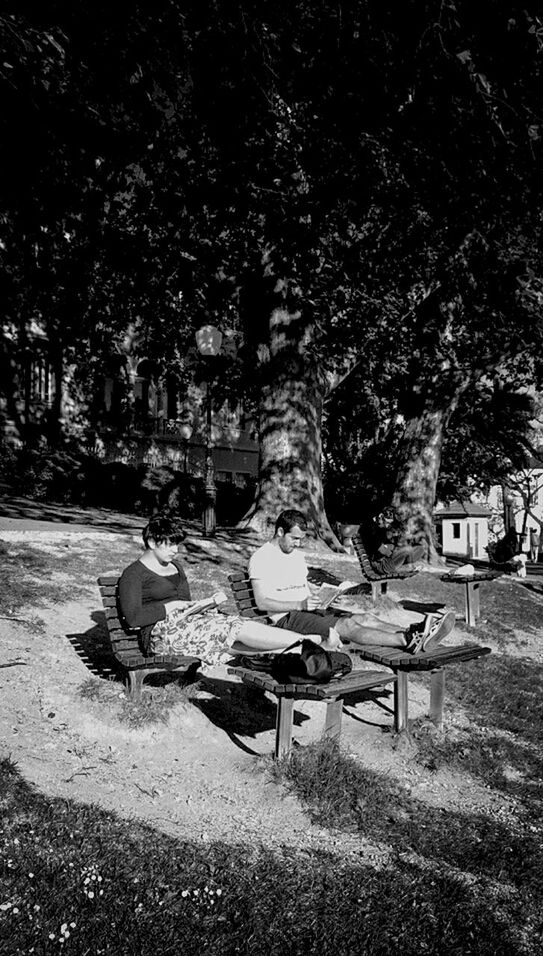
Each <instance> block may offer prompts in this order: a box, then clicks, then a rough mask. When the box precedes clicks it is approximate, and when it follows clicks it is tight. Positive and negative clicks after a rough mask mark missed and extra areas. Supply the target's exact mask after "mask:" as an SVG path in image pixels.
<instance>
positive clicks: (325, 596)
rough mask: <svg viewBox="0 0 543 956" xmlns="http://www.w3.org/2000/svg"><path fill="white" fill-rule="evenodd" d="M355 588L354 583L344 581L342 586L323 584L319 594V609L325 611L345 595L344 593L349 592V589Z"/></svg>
mask: <svg viewBox="0 0 543 956" xmlns="http://www.w3.org/2000/svg"><path fill="white" fill-rule="evenodd" d="M354 586H355V582H354V581H342V582H341V584H337V585H336V584H321V586H320V588H319V593H318V601H319V603H318V605H317V608H318V610H320V611H325V610H326V608H328V607H330V606H331V605H332V604H333V603H334V601H335V600H337V598H338V597H339V596H340V594H343V593H344V591H348V590H349V588H352V587H354Z"/></svg>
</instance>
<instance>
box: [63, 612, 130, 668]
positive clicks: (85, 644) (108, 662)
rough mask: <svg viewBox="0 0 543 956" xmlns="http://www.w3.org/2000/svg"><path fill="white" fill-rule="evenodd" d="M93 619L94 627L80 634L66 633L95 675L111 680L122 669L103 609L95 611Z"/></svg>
mask: <svg viewBox="0 0 543 956" xmlns="http://www.w3.org/2000/svg"><path fill="white" fill-rule="evenodd" d="M91 620H92V621H94V627H91V628H89V630H88V631H84V632H83V633H79V634H66V638H67V640H68V641H69V643H70V644H71V645H72V647H73V649H74V651H75V653H76V654H77V656H78V657H79V659H80V660H81V661H82V662H83V664H84V665H85V667H86V668H87V669H88V670H89V671H90V673H91V674H92V675H93V676H94V677H101V678H103V679H104V680H111V679H112V677H117V676H119V678H120V671H119V668H118V666H117V662H116V660H115V658H114V656H113V653H112V651H111V644H110V643H109V637H108V633H107V626H106V616H105V614H104V612H103V611H93V612H92V614H91Z"/></svg>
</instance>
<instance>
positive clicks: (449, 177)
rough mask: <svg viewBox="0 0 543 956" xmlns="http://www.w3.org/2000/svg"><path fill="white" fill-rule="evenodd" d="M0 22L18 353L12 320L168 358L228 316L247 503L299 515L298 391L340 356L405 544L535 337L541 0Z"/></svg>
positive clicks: (100, 11)
mask: <svg viewBox="0 0 543 956" xmlns="http://www.w3.org/2000/svg"><path fill="white" fill-rule="evenodd" d="M2 27H3V30H2V39H1V43H2V58H1V59H2V60H3V63H4V65H3V66H2V68H1V74H0V77H1V80H2V83H3V87H4V91H5V93H6V104H7V105H6V109H5V110H4V111H3V115H2V117H1V118H0V123H1V128H2V132H3V134H4V135H3V137H2V139H3V143H4V147H3V152H2V163H3V167H4V172H5V175H4V184H5V188H4V194H5V195H4V215H3V220H2V221H3V227H4V239H3V252H4V257H5V265H6V270H5V279H4V288H5V291H6V294H7V295H6V297H7V300H8V321H9V322H11V323H12V325H13V328H14V329H15V330H16V335H17V336H18V339H19V347H20V348H21V349H24V348H25V347H26V344H27V343H26V326H27V322H28V318H29V316H31V315H36V314H38V315H39V316H40V317H41V319H42V320H43V322H44V323H45V325H46V328H47V333H48V336H49V341H50V347H51V349H52V350H53V351H54V352H55V353H56V355H57V357H59V356H60V360H62V359H65V358H66V355H69V357H70V358H71V359H74V360H75V361H76V364H77V357H78V356H81V355H85V354H88V353H89V352H90V354H91V355H92V356H95V357H98V360H99V359H100V357H101V356H102V355H103V354H104V353H105V352H106V351H107V349H108V348H109V347H110V346H111V342H112V341H120V340H122V338H123V336H124V335H125V334H126V330H127V329H128V328H129V327H130V326H133V325H134V324H135V325H136V326H137V327H138V329H139V334H140V336H143V338H144V340H145V343H146V349H147V352H148V354H149V355H151V356H152V357H155V358H156V359H157V360H158V361H161V362H163V363H169V364H170V366H173V365H175V363H178V364H179V362H180V360H181V357H182V356H183V354H184V352H185V351H186V348H187V345H188V343H189V341H190V342H192V335H193V330H194V328H195V327H197V326H199V325H201V324H202V323H203V322H204V321H212V322H214V323H215V324H217V325H219V326H221V327H223V328H229V329H233V330H235V331H236V333H237V336H238V338H237V341H238V342H239V343H241V347H240V348H239V350H238V355H237V360H236V366H235V367H236V369H237V370H238V374H237V375H235V376H231V379H232V382H235V386H236V388H237V389H240V390H243V391H244V393H245V394H246V395H248V396H250V397H252V399H253V401H254V402H255V404H257V405H258V404H259V405H260V413H261V434H262V437H263V449H264V458H263V461H264V460H265V461H266V465H265V466H264V465H263V467H262V470H261V479H262V480H261V487H260V503H259V502H258V501H257V507H256V511H257V512H258V510H259V508H260V509H262V508H263V509H270V508H273V507H274V500H275V503H276V504H277V503H278V501H279V499H278V498H277V496H275V499H274V496H273V494H272V490H273V489H276V488H277V487H278V486H279V485H281V483H283V486H284V489H285V500H289V499H292V498H295V499H296V501H297V502H301V501H302V500H303V499H304V498H306V499H307V500H308V501H309V503H310V505H311V509H312V511H313V515H314V517H315V519H316V520H318V521H320V522H321V523H322V522H323V521H324V506H323V498H322V489H321V487H320V427H321V426H320V419H321V412H322V404H323V402H325V401H327V400H328V397H329V395H330V393H331V390H333V389H334V388H336V387H338V386H339V385H340V383H341V382H342V381H344V382H345V381H346V377H347V376H353V375H356V379H353V382H355V381H356V387H357V388H358V387H359V388H360V389H361V394H362V395H363V396H364V402H362V403H361V404H360V409H359V414H360V417H361V420H362V425H363V427H364V428H366V424H365V422H364V419H365V418H366V419H367V418H369V419H371V420H372V421H374V424H375V427H374V429H373V432H374V434H373V440H372V441H370V442H369V447H370V453H369V455H368V457H367V462H366V464H367V463H369V462H372V461H373V462H374V463H375V462H377V461H379V460H382V459H383V456H385V457H386V456H388V459H389V460H390V459H391V457H393V455H394V456H395V457H396V461H397V467H396V469H395V471H393V473H392V474H391V477H390V484H389V493H390V496H391V498H392V499H394V500H395V504H396V511H397V517H398V521H399V522H400V523H401V524H402V526H403V527H404V531H405V534H406V535H407V536H408V537H411V538H412V537H416V536H417V535H419V536H420V535H422V536H425V535H428V533H429V531H428V520H429V509H431V506H432V504H433V499H434V497H435V491H436V482H437V478H438V474H439V469H440V463H441V450H442V447H443V442H444V440H445V435H446V433H447V428H448V427H449V425H450V424H451V423H453V422H454V420H455V419H454V418H451V415H457V410H458V416H460V417H459V418H457V420H458V421H461V420H463V421H465V420H466V419H465V415H464V419H462V418H461V416H462V414H464V413H462V411H461V409H462V402H464V401H466V400H468V399H467V397H468V396H469V402H473V395H474V394H475V393H476V391H477V389H479V392H477V394H480V393H481V392H480V390H481V389H483V391H484V387H483V385H481V384H480V383H483V382H484V381H485V380H487V378H488V376H489V375H491V374H492V372H493V371H494V369H495V368H496V367H497V366H500V367H501V368H504V367H508V366H509V367H510V368H511V375H513V371H512V369H513V365H514V363H515V360H516V359H517V358H519V357H522V356H524V355H526V354H528V353H530V351H532V350H533V349H534V348H539V347H540V344H541V339H540V336H541V322H540V319H541V296H542V285H541V269H540V260H539V252H538V250H539V243H540V214H541V181H540V176H539V173H538V167H539V162H540V151H541V110H540V107H541V96H540V88H541V57H542V52H543V25H542V23H541V21H540V19H539V18H538V13H537V6H536V5H535V4H533V3H520V2H512V3H510V4H508V5H507V10H504V9H503V5H502V4H499V3H498V2H497V0H481V2H480V3H478V4H472V3H468V2H467V0H462V2H461V0H448V2H447V3H437V2H430V0H426V2H420V0H408V2H405V3H404V4H402V5H401V6H400V7H398V6H397V5H391V4H387V3H383V2H382V0H381V2H379V3H377V2H376V0H358V2H355V3H353V4H350V5H349V6H348V8H345V7H338V6H337V5H333V4H330V3H328V2H323V3H321V4H319V5H318V6H317V7H316V6H315V4H314V3H310V2H308V0H296V2H292V0H289V2H287V0H275V2H273V3H271V2H270V0H261V2H258V3H257V2H255V0H241V2H239V3H236V4H216V3H214V2H202V0H199V2H196V0H186V2H184V3H182V4H179V3H175V2H173V0H158V2H157V3H154V4H153V5H151V4H148V3H144V2H139V3H137V2H136V3H132V4H126V3H121V4H114V5H106V4H105V3H103V2H98V3H96V4H93V5H92V8H89V6H88V4H84V3H83V2H82V0H78V2H73V0H71V2H68V0H56V2H54V3H50V4H47V5H46V6H45V7H44V5H43V4H41V5H39V4H37V3H33V2H29V0H23V2H21V3H19V4H17V6H16V7H15V5H14V6H13V12H11V13H9V12H7V13H6V12H5V13H4V14H2ZM21 118H23V123H22V124H21V122H20V121H21ZM21 128H22V132H18V130H20V129H21ZM14 334H15V333H14ZM90 371H92V368H91V369H90ZM88 373H89V367H88V365H87V366H86V374H88ZM354 387H355V386H354V385H353V388H354ZM366 399H367V401H366ZM370 409H371V412H370ZM333 414H334V400H329V407H328V410H327V418H328V422H329V423H330V425H329V428H328V431H327V432H326V434H327V435H328V434H332V432H333V428H334V424H333V421H332V419H333ZM352 419H353V416H351V420H352ZM366 432H367V428H366ZM387 443H388V444H387ZM445 447H446V446H445ZM429 448H432V449H433V450H432V454H431V456H430V458H429V459H428V460H427V461H426V464H425V467H424V468H422V470H420V467H419V465H420V461H421V460H422V458H423V457H424V455H423V451H424V449H429ZM391 451H392V454H391ZM264 472H266V474H267V476H268V477H267V479H266V478H265V475H264ZM449 474H450V475H451V474H452V473H449ZM304 475H305V477H304ZM266 481H267V487H266ZM422 484H425V485H426V487H427V495H426V498H425V500H424V503H423V504H422V505H421V504H420V502H421V485H422ZM394 496H395V497H394ZM415 498H416V499H417V500H418V501H419V505H420V507H419V506H417V507H419V513H418V517H417V518H416V520H415V523H414V524H413V523H411V524H409V521H410V520H411V518H413V515H415V513H416V512H417V507H415V506H414V500H415Z"/></svg>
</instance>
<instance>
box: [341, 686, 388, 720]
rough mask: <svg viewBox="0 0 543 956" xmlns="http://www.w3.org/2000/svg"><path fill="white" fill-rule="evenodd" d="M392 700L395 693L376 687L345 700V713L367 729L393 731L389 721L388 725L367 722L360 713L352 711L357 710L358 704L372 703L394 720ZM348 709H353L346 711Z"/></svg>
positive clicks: (349, 696) (386, 688) (348, 696)
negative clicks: (374, 728)
mask: <svg viewBox="0 0 543 956" xmlns="http://www.w3.org/2000/svg"><path fill="white" fill-rule="evenodd" d="M391 699H392V700H393V691H392V690H391V689H390V688H388V687H374V688H369V689H368V690H361V691H357V692H356V693H354V694H348V695H347V696H346V697H344V698H343V713H344V714H347V715H348V716H349V717H351V718H352V719H353V720H356V721H357V722H358V723H360V724H364V725H365V726H366V727H379V728H381V729H382V730H391V729H392V726H391V724H390V723H389V722H388V721H387V722H386V723H377V722H376V721H375V720H367V718H365V717H363V715H362V714H361V713H360V712H359V711H357V710H353V709H352V708H356V706H357V704H368V703H372V704H375V705H376V706H377V707H379V709H380V710H382V711H383V712H384V713H385V714H387V716H390V717H392V718H393V717H394V706H392V707H391V706H390V701H391ZM346 707H348V708H351V709H349V710H345V708H346Z"/></svg>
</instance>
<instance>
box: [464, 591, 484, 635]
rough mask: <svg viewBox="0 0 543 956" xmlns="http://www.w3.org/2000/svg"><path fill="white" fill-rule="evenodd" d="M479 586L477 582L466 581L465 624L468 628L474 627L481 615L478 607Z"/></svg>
mask: <svg viewBox="0 0 543 956" xmlns="http://www.w3.org/2000/svg"><path fill="white" fill-rule="evenodd" d="M480 586H481V585H480V583H479V582H478V581H466V623H467V624H468V626H469V627H474V626H475V625H476V623H477V621H478V620H479V617H480V615H481V610H480V606H479V588H480Z"/></svg>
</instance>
